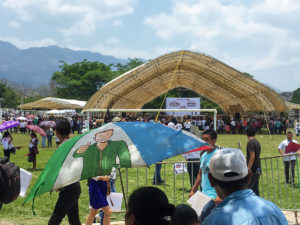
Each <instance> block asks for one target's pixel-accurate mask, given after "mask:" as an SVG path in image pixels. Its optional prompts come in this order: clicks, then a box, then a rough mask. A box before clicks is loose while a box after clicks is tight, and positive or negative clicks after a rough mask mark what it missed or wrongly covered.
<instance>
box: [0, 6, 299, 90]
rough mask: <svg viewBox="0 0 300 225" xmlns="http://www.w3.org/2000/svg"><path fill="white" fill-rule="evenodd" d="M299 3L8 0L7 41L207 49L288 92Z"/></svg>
mask: <svg viewBox="0 0 300 225" xmlns="http://www.w3.org/2000/svg"><path fill="white" fill-rule="evenodd" d="M299 22H300V1H299V0H251V1H248V0H198V1H196V0H151V1H150V0H148V1H146V0H144V1H141V0H0V27H1V29H0V40H3V41H8V42H11V43H12V44H14V45H16V46H17V47H19V48H22V49H26V48H30V47H41V46H49V45H58V46H60V47H68V48H72V49H84V50H90V51H94V52H99V53H101V54H105V55H113V56H115V57H118V58H129V57H130V58H134V57H138V58H143V59H154V58H156V57H158V56H160V55H162V54H165V53H168V52H170V51H174V50H181V49H188V50H194V51H198V52H203V53H206V54H208V55H210V56H212V57H214V58H217V59H219V60H221V61H222V62H224V63H226V64H228V65H230V66H232V67H234V68H236V69H238V70H240V71H241V72H248V73H250V74H252V75H254V78H255V79H257V80H259V81H260V82H263V83H267V84H269V85H271V86H272V87H274V88H276V89H279V90H281V91H293V90H295V89H297V88H299V87H300V72H299V71H300V29H299Z"/></svg>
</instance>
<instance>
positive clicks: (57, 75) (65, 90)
mask: <svg viewBox="0 0 300 225" xmlns="http://www.w3.org/2000/svg"><path fill="white" fill-rule="evenodd" d="M62 63H63V65H61V66H60V68H61V71H57V72H54V73H53V76H52V81H55V83H56V88H55V91H56V95H57V97H61V98H69V99H80V100H88V99H89V98H90V97H91V96H92V95H93V94H94V93H95V92H96V91H97V90H99V89H100V88H101V87H102V86H103V85H104V84H105V83H107V82H108V81H110V80H111V79H113V78H114V77H115V76H116V74H115V73H114V72H113V71H112V69H111V66H112V65H108V66H107V65H105V64H103V63H100V62H89V61H87V60H84V61H82V62H78V63H74V64H72V65H68V64H67V63H65V62H63V61H62Z"/></svg>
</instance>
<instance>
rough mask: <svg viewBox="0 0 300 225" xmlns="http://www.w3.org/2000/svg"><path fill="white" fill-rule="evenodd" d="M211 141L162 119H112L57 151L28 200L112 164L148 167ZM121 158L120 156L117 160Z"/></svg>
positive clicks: (105, 171) (107, 169)
mask: <svg viewBox="0 0 300 225" xmlns="http://www.w3.org/2000/svg"><path fill="white" fill-rule="evenodd" d="M207 147H209V145H208V144H207V143H206V142H204V141H202V140H201V139H199V138H196V137H191V136H189V135H186V134H184V133H183V132H181V131H177V130H175V129H173V128H170V127H167V126H164V125H162V124H159V123H151V122H149V123H147V122H146V123H141V122H129V123H123V122H118V123H109V124H106V125H104V126H102V127H99V128H96V129H94V130H91V131H90V132H87V133H84V134H82V135H79V136H77V137H74V138H72V139H70V140H68V141H66V142H64V143H63V144H61V145H60V147H59V148H58V149H57V151H55V152H54V154H53V155H52V157H51V158H50V159H49V161H48V163H47V165H46V166H45V168H44V170H43V171H42V173H41V175H40V177H39V179H38V180H37V182H36V183H35V185H34V187H33V188H32V190H31V191H30V193H29V196H28V197H27V198H26V200H25V202H27V201H28V200H31V199H34V198H35V197H36V196H38V195H40V194H43V193H45V192H50V191H52V190H55V189H58V188H61V187H64V186H66V185H69V184H71V183H74V182H76V181H79V180H83V179H87V178H90V177H94V176H99V175H101V176H102V175H109V174H110V173H111V169H112V167H115V168H130V167H144V166H149V165H151V164H154V163H156V162H158V161H161V160H164V159H167V158H171V157H173V156H177V155H180V154H183V153H186V152H188V151H192V150H195V149H196V150H202V149H203V150H204V149H207ZM116 158H118V160H116Z"/></svg>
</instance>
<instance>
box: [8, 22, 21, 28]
mask: <svg viewBox="0 0 300 225" xmlns="http://www.w3.org/2000/svg"><path fill="white" fill-rule="evenodd" d="M8 25H9V26H10V27H12V28H19V27H20V26H21V25H20V23H19V22H17V21H9V23H8Z"/></svg>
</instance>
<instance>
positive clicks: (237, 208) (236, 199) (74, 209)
mask: <svg viewBox="0 0 300 225" xmlns="http://www.w3.org/2000/svg"><path fill="white" fill-rule="evenodd" d="M105 120H107V119H106V118H101V117H100V118H97V117H95V118H92V119H91V120H90V121H87V120H86V119H84V118H83V117H81V116H73V117H70V118H68V119H64V118H47V119H44V118H43V117H35V118H34V119H32V120H28V121H21V124H20V125H19V126H18V127H16V128H13V129H11V133H17V132H20V133H22V134H26V133H27V132H28V130H27V128H26V125H28V124H33V125H37V126H40V127H41V128H42V129H43V130H44V131H45V133H46V136H47V139H48V142H47V144H48V147H51V146H52V138H53V136H54V135H55V138H56V144H57V146H58V145H59V144H61V143H63V142H65V141H67V140H68V139H69V138H70V134H71V133H72V132H73V133H75V132H77V133H81V132H82V130H83V129H84V128H86V127H87V126H90V128H96V127H98V126H101V125H102V124H103V123H104V122H106V121H105ZM47 121H48V123H46V122H47ZM118 121H119V122H130V121H140V122H155V118H154V117H153V116H151V115H144V116H123V117H120V118H119V120H118ZM157 122H160V123H163V124H165V125H166V126H169V127H171V128H173V129H177V130H181V129H184V130H187V131H191V130H192V129H193V127H197V128H198V129H199V130H200V131H201V132H202V139H203V140H204V141H206V142H207V143H209V144H210V146H211V147H212V148H211V149H210V150H206V151H203V152H201V154H200V153H199V152H197V153H195V152H193V153H189V154H185V155H184V157H185V159H186V160H187V162H188V164H187V165H188V173H189V177H190V184H191V190H190V193H189V198H190V197H191V196H193V195H194V194H195V193H196V191H197V190H199V188H200V190H201V191H202V192H203V193H204V194H205V195H207V196H208V197H209V198H211V199H212V200H211V201H209V202H208V203H207V204H206V206H205V207H204V208H203V211H202V213H201V215H200V217H198V215H197V214H196V212H195V211H194V210H193V209H192V208H191V207H189V206H188V205H184V204H181V205H178V206H176V207H175V206H174V205H172V204H170V203H169V201H168V198H167V197H166V195H165V193H164V192H163V191H161V190H160V189H158V188H156V187H142V188H139V189H137V190H135V191H134V192H133V193H132V194H131V195H130V197H129V202H128V209H127V212H126V215H125V224H126V225H136V224H140V225H143V224H145V225H147V224H149V225H150V224H151V225H152V224H161V225H164V224H166V225H167V224H171V225H181V224H184V225H189V224H190V225H195V224H199V223H200V224H288V223H287V220H286V218H285V217H284V215H283V214H282V212H281V211H280V209H279V208H278V207H277V206H276V205H275V204H273V203H271V202H269V201H267V200H264V199H262V198H260V197H259V195H260V194H259V189H258V186H259V178H260V175H261V165H260V151H261V146H260V143H259V141H258V140H257V139H256V138H255V135H256V133H260V132H261V128H262V127H264V126H267V127H269V129H270V132H271V133H272V132H273V133H276V134H286V135H287V139H286V140H284V141H283V142H282V143H280V144H279V146H278V151H279V153H280V154H281V155H284V154H285V152H284V151H285V149H286V148H287V146H288V144H289V143H290V142H295V143H297V142H296V141H295V140H293V133H292V132H290V131H287V128H288V127H291V123H292V122H291V121H289V120H285V119H284V118H283V119H273V118H270V120H269V121H267V122H264V120H263V119H261V118H258V119H257V118H255V117H247V118H242V119H237V118H230V117H227V116H224V117H221V116H220V117H218V119H217V124H216V125H217V131H215V130H213V126H214V122H213V120H212V118H211V117H210V116H206V117H205V116H198V117H192V116H186V117H184V118H182V119H178V118H176V117H174V116H167V115H161V116H160V117H159V118H158V121H157ZM88 123H89V124H88ZM43 124H45V125H43ZM46 124H48V125H46ZM227 126H229V128H228V127H227ZM298 127H299V131H300V124H299V121H297V122H296V124H295V131H296V135H297V134H299V131H297V129H298ZM236 131H238V133H240V134H246V136H247V138H248V143H247V149H246V152H247V155H246V159H245V157H244V155H243V154H242V152H241V151H240V150H236V149H229V148H225V149H222V148H221V147H220V146H217V145H216V141H217V136H218V133H219V134H221V133H224V132H227V133H232V134H235V133H236ZM11 133H10V132H8V131H6V132H5V133H4V134H3V136H2V145H3V148H4V155H5V156H7V157H8V158H9V157H10V154H11V153H13V154H14V153H15V152H16V148H17V147H14V146H13V138H12V135H11ZM38 144H39V142H38V138H37V135H36V133H35V132H30V141H29V151H28V153H27V154H26V155H27V156H28V162H32V163H33V169H35V168H36V155H37V154H38V153H39V151H38ZM42 147H46V139H45V138H44V137H43V140H42ZM295 157H296V156H286V157H284V165H285V177H286V182H287V183H290V184H292V185H293V184H294V182H295V181H294V176H295V175H294V167H295V161H296V158H295ZM189 161H200V164H195V163H189ZM159 165H160V166H159ZM160 169H161V164H156V170H155V174H154V177H153V184H154V185H157V184H161V183H163V182H164V181H163V180H161V177H160ZM290 171H291V174H289V172H290ZM112 181H113V179H111V177H109V176H98V177H94V178H91V179H89V182H88V185H89V196H90V212H89V214H88V216H87V219H86V224H87V225H89V224H92V223H93V221H94V220H95V217H96V216H97V215H98V213H99V210H100V209H101V213H100V214H99V216H98V217H99V218H102V221H103V224H104V225H108V224H110V215H111V209H110V207H109V204H108V202H107V198H106V196H107V195H109V193H110V191H114V185H113V183H112ZM58 191H59V197H58V199H57V202H56V205H55V208H54V211H53V214H52V215H51V217H50V220H49V223H48V224H53V225H54V224H60V223H61V221H62V219H63V218H64V217H65V216H66V215H67V216H68V219H69V223H70V224H78V225H79V224H81V222H80V219H79V208H78V199H79V197H80V194H81V187H80V183H79V182H76V183H73V184H70V185H68V186H66V187H63V188H61V189H59V190H58ZM257 206H259V207H257ZM232 209H234V210H232ZM237 215H238V216H237Z"/></svg>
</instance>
